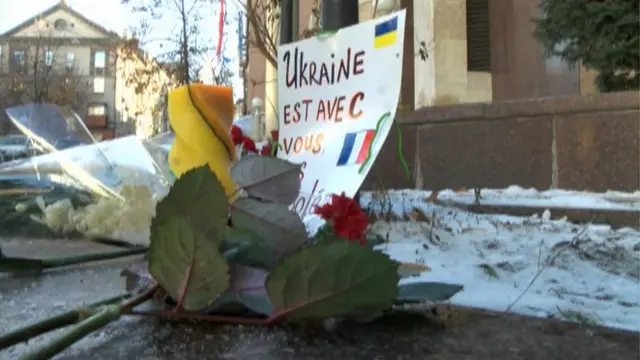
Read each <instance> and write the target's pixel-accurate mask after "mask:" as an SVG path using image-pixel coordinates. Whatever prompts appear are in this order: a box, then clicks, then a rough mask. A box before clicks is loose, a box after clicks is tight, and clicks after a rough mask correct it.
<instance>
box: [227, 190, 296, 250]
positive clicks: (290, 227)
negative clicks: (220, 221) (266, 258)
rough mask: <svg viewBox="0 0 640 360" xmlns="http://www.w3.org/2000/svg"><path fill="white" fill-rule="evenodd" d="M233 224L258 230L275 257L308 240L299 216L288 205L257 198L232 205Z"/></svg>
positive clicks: (239, 201)
mask: <svg viewBox="0 0 640 360" xmlns="http://www.w3.org/2000/svg"><path fill="white" fill-rule="evenodd" d="M231 221H232V222H233V226H234V227H239V228H247V229H252V230H253V231H255V233H256V234H258V236H260V237H261V238H262V239H264V241H265V242H266V243H267V246H269V248H270V249H271V250H272V251H273V252H274V254H275V255H276V258H281V257H282V256H283V255H287V254H290V253H292V252H293V251H295V250H297V249H299V248H300V246H301V245H303V244H304V243H306V242H307V241H308V239H309V238H308V235H307V228H306V227H305V225H304V223H303V222H302V219H300V216H299V215H298V214H296V213H295V212H293V211H291V210H289V209H287V208H286V207H284V206H282V205H279V204H276V203H273V202H265V201H260V200H257V199H251V198H247V199H238V200H237V201H235V202H234V203H233V204H232V205H231Z"/></svg>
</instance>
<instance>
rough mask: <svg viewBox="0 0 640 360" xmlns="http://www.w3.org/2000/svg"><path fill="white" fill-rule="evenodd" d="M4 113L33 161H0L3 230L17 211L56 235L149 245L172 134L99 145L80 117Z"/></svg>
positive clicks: (45, 107)
mask: <svg viewBox="0 0 640 360" xmlns="http://www.w3.org/2000/svg"><path fill="white" fill-rule="evenodd" d="M6 113H7V115H8V117H9V119H10V120H11V122H12V123H13V125H15V127H16V128H18V129H19V130H20V131H21V132H22V133H23V134H24V135H26V136H27V138H28V141H29V144H28V148H29V149H30V152H31V154H32V155H33V156H31V157H29V158H25V159H19V160H14V161H9V162H5V163H2V164H0V212H2V216H3V217H4V219H3V223H2V226H3V227H4V228H5V229H8V225H11V221H10V219H15V218H19V217H20V216H16V214H15V213H18V214H22V215H23V216H22V217H23V218H24V217H25V216H28V217H29V219H30V220H32V221H33V222H36V223H38V222H39V223H40V224H42V225H46V226H47V227H48V228H49V229H51V230H52V231H54V232H57V233H62V234H67V233H80V234H82V235H84V236H90V237H91V236H93V237H107V238H112V239H114V240H121V241H125V242H129V243H133V244H138V245H147V244H148V241H149V225H150V221H151V218H152V216H153V211H154V208H155V203H156V202H157V201H158V200H159V199H160V198H162V197H163V196H164V195H165V194H166V192H167V191H168V188H169V186H170V185H171V183H172V181H173V176H172V174H171V171H170V170H169V167H168V162H167V157H168V153H169V150H170V148H171V144H172V142H173V139H174V137H173V135H172V134H171V133H165V134H161V135H159V136H157V137H155V138H151V139H148V140H144V141H141V140H139V139H137V138H136V137H135V136H126V137H121V138H116V139H113V140H106V141H102V142H97V141H96V139H95V138H94V137H93V136H92V134H91V132H90V131H89V129H87V127H86V126H85V124H84V123H83V121H82V120H81V119H80V117H79V116H78V115H77V114H76V113H74V112H73V111H71V110H69V109H66V108H63V107H59V106H56V105H52V104H30V105H23V106H18V107H13V108H9V109H6ZM34 203H35V205H36V206H33V204H34ZM8 204H10V205H11V206H8ZM8 208H12V209H8ZM11 210H13V213H11ZM20 224H21V225H20V226H29V224H28V222H27V223H25V222H24V221H22V222H20Z"/></svg>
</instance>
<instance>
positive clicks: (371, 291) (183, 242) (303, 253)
mask: <svg viewBox="0 0 640 360" xmlns="http://www.w3.org/2000/svg"><path fill="white" fill-rule="evenodd" d="M271 159H272V158H269V157H263V156H254V157H249V160H244V161H240V162H239V163H238V164H237V165H236V167H235V168H234V170H232V173H233V177H234V180H235V181H236V182H237V183H238V184H239V185H240V188H241V189H242V190H243V191H242V192H241V193H240V194H241V196H240V197H239V198H238V199H237V200H235V201H234V202H233V203H231V204H229V203H228V198H227V197H226V195H225V193H224V190H223V188H222V186H221V185H220V183H219V181H218V179H217V177H216V175H215V174H214V173H213V172H211V170H210V169H209V168H208V167H206V166H205V167H201V168H197V169H194V170H191V171H189V172H187V173H185V174H184V175H183V176H181V177H180V178H178V179H176V181H175V183H174V185H173V186H172V187H171V189H170V191H169V194H168V195H167V196H166V197H165V198H164V199H162V200H161V201H160V202H159V203H158V205H157V206H156V215H155V217H154V218H153V220H152V222H151V246H150V249H149V267H148V269H149V274H150V275H151V277H153V279H154V280H155V281H156V282H157V283H158V284H159V285H160V286H161V287H162V288H163V289H164V290H165V291H166V292H167V293H168V294H169V296H170V297H171V298H172V299H173V300H175V301H176V303H177V306H176V308H180V307H182V308H184V309H186V310H193V311H200V312H202V313H213V314H217V315H226V316H236V317H238V318H242V317H246V316H254V317H255V316H256V315H259V316H263V317H265V318H266V319H264V320H263V321H264V322H263V323H265V324H266V323H271V322H273V321H281V320H286V321H304V320H322V319H326V318H333V317H339V318H344V319H352V320H353V319H355V320H358V321H370V320H372V319H375V318H376V317H378V316H379V315H381V314H383V313H384V312H386V311H388V310H390V309H391V308H392V305H393V304H397V303H405V302H424V301H443V300H447V299H449V298H450V297H451V296H453V295H455V294H456V293H457V292H458V291H460V290H461V289H462V287H461V286H458V285H449V284H440V283H414V284H409V285H400V286H399V285H398V282H399V280H400V278H401V277H402V276H404V275H403V274H404V273H407V271H409V273H410V274H411V275H415V274H418V273H420V272H422V271H424V269H423V268H421V267H416V266H415V264H400V263H398V262H396V261H395V260H392V259H390V258H389V257H388V256H387V255H385V254H383V253H381V252H378V251H375V250H374V249H373V247H374V246H375V245H376V244H380V243H383V242H384V241H385V239H384V238H382V237H380V236H378V235H376V234H374V233H367V240H368V244H367V245H366V246H362V245H361V244H360V243H359V242H354V241H349V240H347V239H343V238H341V237H340V236H337V235H336V234H335V232H334V230H333V226H332V225H331V224H327V226H324V227H323V228H322V229H321V231H320V232H318V234H317V235H316V236H315V237H314V239H309V236H308V234H307V232H306V227H305V225H304V223H303V222H302V220H301V219H300V216H299V215H298V214H296V213H295V212H293V211H292V210H290V209H288V208H287V207H286V206H285V205H286V204H289V203H291V202H293V201H294V200H295V198H296V197H297V196H298V192H299V190H300V183H299V182H300V180H299V178H298V173H299V167H298V166H297V165H294V164H291V163H288V162H285V161H282V160H277V161H275V162H274V161H272V160H271ZM229 217H231V220H232V221H231V226H228V225H229V224H228V219H229ZM407 269H408V270H407ZM126 275H127V278H128V280H129V287H130V288H132V289H138V288H140V287H141V285H140V284H143V285H144V284H148V278H145V276H144V274H138V273H134V272H129V273H128V274H126ZM143 287H146V286H143Z"/></svg>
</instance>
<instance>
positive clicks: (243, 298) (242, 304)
mask: <svg viewBox="0 0 640 360" xmlns="http://www.w3.org/2000/svg"><path fill="white" fill-rule="evenodd" d="M244 310H250V311H252V312H254V313H256V314H262V315H265V316H271V314H273V311H272V309H271V302H269V297H268V296H267V294H265V293H257V294H254V293H236V292H225V293H223V294H222V295H220V296H219V297H218V299H217V300H216V301H215V303H214V304H213V307H212V309H211V311H210V312H213V313H218V314H236V313H242V312H244Z"/></svg>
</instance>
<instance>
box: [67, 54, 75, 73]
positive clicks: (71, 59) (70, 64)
mask: <svg viewBox="0 0 640 360" xmlns="http://www.w3.org/2000/svg"><path fill="white" fill-rule="evenodd" d="M75 65H76V54H74V53H72V52H68V53H67V61H66V64H65V67H66V68H67V70H71V69H73V68H74V67H75Z"/></svg>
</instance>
